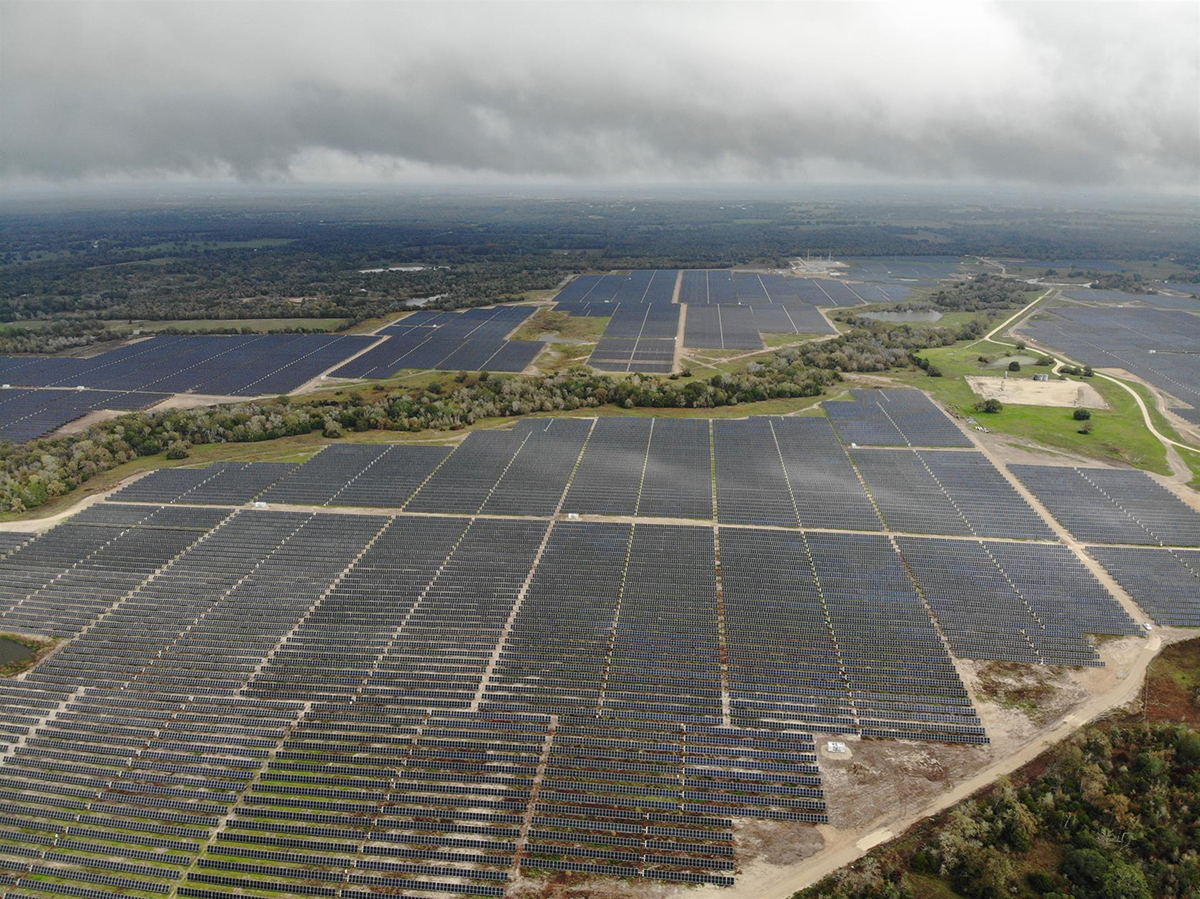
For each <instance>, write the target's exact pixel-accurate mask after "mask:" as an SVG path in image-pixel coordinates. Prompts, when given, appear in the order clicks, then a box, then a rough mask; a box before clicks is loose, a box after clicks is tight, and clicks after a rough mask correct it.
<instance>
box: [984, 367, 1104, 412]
mask: <svg viewBox="0 0 1200 899" xmlns="http://www.w3.org/2000/svg"><path fill="white" fill-rule="evenodd" d="M967 383H968V384H970V385H971V389H972V390H973V391H975V395H976V396H978V397H981V398H982V399H985V400H991V399H996V400H1000V402H1002V403H1012V404H1013V405H1016V406H1060V407H1064V408H1067V409H1077V408H1082V409H1107V408H1108V404H1107V403H1105V402H1104V398H1103V397H1102V396H1100V394H1099V393H1098V392H1097V391H1096V388H1095V387H1093V386H1092V385H1091V384H1085V383H1083V382H1081V381H1033V380H1030V379H1028V378H992V377H988V376H986V375H967Z"/></svg>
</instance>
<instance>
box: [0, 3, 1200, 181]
mask: <svg viewBox="0 0 1200 899" xmlns="http://www.w3.org/2000/svg"><path fill="white" fill-rule="evenodd" d="M0 16H2V20H0V174H2V176H3V177H4V178H6V179H9V180H13V181H20V180H30V179H49V180H72V179H89V178H135V179H136V178H148V177H155V178H160V177H164V176H166V177H170V176H189V177H203V178H208V177H235V178H240V179H246V180H253V179H261V178H278V177H285V178H298V179H305V178H338V177H342V176H345V175H347V173H353V174H354V176H355V177H362V176H363V174H364V173H366V176H367V177H370V176H372V175H374V176H377V177H380V178H389V177H396V176H397V173H399V177H409V176H410V175H411V173H413V172H416V173H419V174H418V175H417V177H424V178H429V177H435V176H436V177H441V178H450V179H452V178H454V177H456V176H474V177H478V176H495V177H498V178H504V177H509V178H514V179H541V178H547V179H565V180H589V181H596V180H611V181H630V180H659V181H662V180H680V181H700V180H707V179H722V180H727V181H728V180H767V181H769V180H784V179H789V180H803V179H805V178H809V177H821V178H849V179H854V178H860V177H861V178H872V179H875V178H884V179H922V180H959V179H961V180H991V181H1003V182H1024V183H1032V184H1052V185H1055V186H1062V185H1070V184H1079V185H1099V186H1118V187H1138V188H1152V189H1189V188H1190V189H1195V186H1196V185H1197V184H1198V183H1200V45H1198V44H1197V42H1196V41H1195V35H1196V33H1197V29H1198V28H1200V7H1198V6H1197V5H1195V4H1193V3H1180V4H1144V5H1132V6H1129V5H1121V4H1100V5H1090V4H1049V5H1037V4H1028V5H983V6H980V5H975V4H955V5H949V6H948V5H934V6H922V5H913V4H885V5H879V6H873V5H861V4H842V5H837V4H832V5H825V4H798V5H794V6H757V5H748V4H738V5H734V6H715V5H709V4H701V5H695V6H692V5H680V4H666V5H663V6H652V5H651V6H647V5H643V4H639V5H637V6H634V5H629V4H620V3H616V4H564V3H555V4H505V3H484V4H475V5H468V4H457V3H441V4H436V5H423V4H376V3H371V4H357V3H317V4H308V3H299V4H281V3H266V4H234V3H206V4H200V3H190V4H127V3H108V2H97V3H57V2H38V3H25V2H6V3H5V4H4V5H3V7H0Z"/></svg>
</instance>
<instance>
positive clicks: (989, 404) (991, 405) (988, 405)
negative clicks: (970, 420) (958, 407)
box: [975, 398, 1004, 412]
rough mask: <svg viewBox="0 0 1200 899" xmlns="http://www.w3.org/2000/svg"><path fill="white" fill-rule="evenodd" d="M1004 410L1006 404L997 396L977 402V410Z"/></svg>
mask: <svg viewBox="0 0 1200 899" xmlns="http://www.w3.org/2000/svg"><path fill="white" fill-rule="evenodd" d="M1003 410H1004V404H1003V403H1001V402H1000V401H999V400H998V399H995V398H992V399H988V400H979V402H977V403H976V404H975V411H976V412H1001V411H1003Z"/></svg>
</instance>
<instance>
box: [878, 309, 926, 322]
mask: <svg viewBox="0 0 1200 899" xmlns="http://www.w3.org/2000/svg"><path fill="white" fill-rule="evenodd" d="M862 317H863V318H869V319H871V321H876V322H935V321H937V320H938V319H939V318H941V317H942V313H940V312H938V311H937V310H936V309H930V310H929V311H927V312H864V313H862Z"/></svg>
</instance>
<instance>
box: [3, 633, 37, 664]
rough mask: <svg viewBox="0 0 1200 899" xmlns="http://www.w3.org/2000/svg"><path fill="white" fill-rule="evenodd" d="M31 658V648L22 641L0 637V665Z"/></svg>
mask: <svg viewBox="0 0 1200 899" xmlns="http://www.w3.org/2000/svg"><path fill="white" fill-rule="evenodd" d="M31 658H33V650H32V649H30V648H29V647H28V646H26V645H25V644H24V643H18V642H17V641H16V640H10V639H9V638H8V637H0V665H15V664H17V663H19V662H24V661H25V660H26V659H31Z"/></svg>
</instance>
